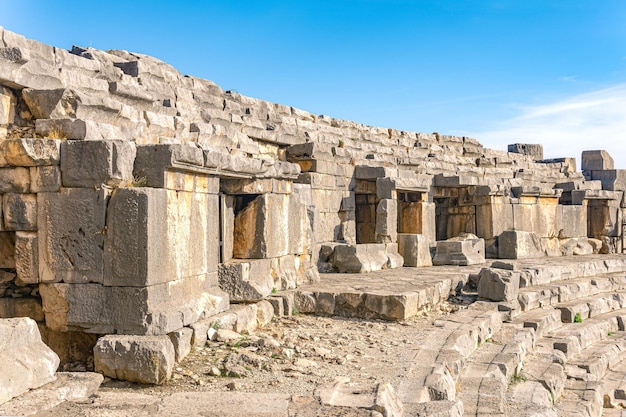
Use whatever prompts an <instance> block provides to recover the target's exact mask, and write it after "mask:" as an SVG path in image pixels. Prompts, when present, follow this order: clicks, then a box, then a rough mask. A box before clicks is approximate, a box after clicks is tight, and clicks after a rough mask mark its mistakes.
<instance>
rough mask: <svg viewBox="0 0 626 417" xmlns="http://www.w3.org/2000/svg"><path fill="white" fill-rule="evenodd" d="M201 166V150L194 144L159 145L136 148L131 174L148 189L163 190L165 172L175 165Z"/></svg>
mask: <svg viewBox="0 0 626 417" xmlns="http://www.w3.org/2000/svg"><path fill="white" fill-rule="evenodd" d="M177 163H178V164H183V165H191V166H200V167H201V166H203V165H204V156H203V154H202V149H200V148H199V147H197V146H195V145H194V144H190V143H185V144H173V145H170V144H159V145H147V146H140V147H138V148H137V156H136V159H135V166H134V171H133V174H134V175H135V177H136V178H145V183H146V184H145V185H146V186H148V187H158V188H165V187H166V185H167V184H166V181H165V178H166V177H165V175H164V174H165V170H166V169H167V168H170V167H172V166H174V165H175V164H177Z"/></svg>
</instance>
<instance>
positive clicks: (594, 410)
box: [557, 379, 603, 417]
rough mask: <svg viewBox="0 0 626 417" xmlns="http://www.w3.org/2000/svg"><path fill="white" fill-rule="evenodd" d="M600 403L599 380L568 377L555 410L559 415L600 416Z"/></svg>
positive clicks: (601, 409) (600, 384) (601, 402)
mask: <svg viewBox="0 0 626 417" xmlns="http://www.w3.org/2000/svg"><path fill="white" fill-rule="evenodd" d="M602 405H603V397H602V383H601V382H597V381H577V380H573V379H568V380H567V381H566V383H565V390H564V394H563V398H562V399H561V400H560V401H558V403H557V410H558V415H559V416H580V417H600V416H601V415H602V411H603V408H602Z"/></svg>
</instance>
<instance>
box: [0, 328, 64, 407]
mask: <svg viewBox="0 0 626 417" xmlns="http://www.w3.org/2000/svg"><path fill="white" fill-rule="evenodd" d="M58 366H59V357H58V356H57V355H56V354H55V353H54V352H53V351H52V350H50V348H49V347H47V346H46V345H45V344H44V343H43V342H42V341H41V336H40V334H39V329H38V328H37V323H35V321H33V320H32V319H29V318H15V319H0V368H1V369H2V372H1V373H0V404H2V403H4V402H6V401H8V400H10V399H11V398H13V397H16V396H18V395H20V394H22V393H24V392H26V391H28V390H29V389H33V388H38V387H40V386H42V385H44V384H47V383H48V382H51V381H53V380H54V378H55V377H54V373H55V372H56V370H57V367H58Z"/></svg>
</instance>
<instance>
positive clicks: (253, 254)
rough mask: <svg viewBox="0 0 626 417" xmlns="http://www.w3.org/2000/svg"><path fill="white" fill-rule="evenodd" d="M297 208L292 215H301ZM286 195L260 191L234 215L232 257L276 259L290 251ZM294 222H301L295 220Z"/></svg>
mask: <svg viewBox="0 0 626 417" xmlns="http://www.w3.org/2000/svg"><path fill="white" fill-rule="evenodd" d="M303 213H304V212H303V211H298V212H297V213H294V215H296V216H298V215H302V214H303ZM291 216H292V214H290V213H289V196H288V195H280V194H263V195H261V196H259V197H257V198H255V199H254V200H252V201H250V202H249V203H248V204H247V205H246V206H245V208H243V209H242V210H241V211H239V212H238V213H237V214H236V215H235V230H234V248H233V252H234V257H235V258H238V259H249V258H252V259H259V258H275V257H279V256H284V255H287V254H288V253H289V223H290V217H291ZM291 222H292V223H293V224H296V223H297V224H300V223H298V222H296V221H295V219H294V220H292V221H291Z"/></svg>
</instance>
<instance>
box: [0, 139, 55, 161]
mask: <svg viewBox="0 0 626 417" xmlns="http://www.w3.org/2000/svg"><path fill="white" fill-rule="evenodd" d="M60 148H61V141H60V140H56V139H11V140H4V141H2V142H0V153H2V155H3V156H4V159H6V161H7V163H8V164H9V165H13V166H21V167H34V166H41V165H59V163H60Z"/></svg>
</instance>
